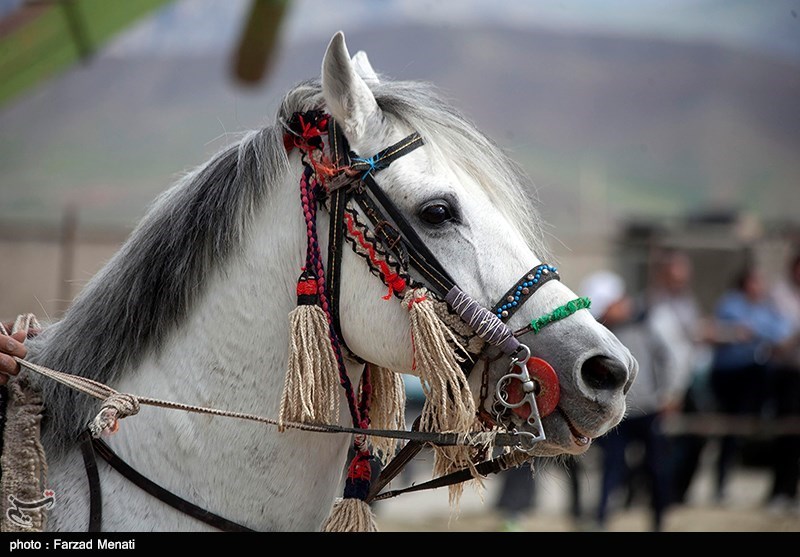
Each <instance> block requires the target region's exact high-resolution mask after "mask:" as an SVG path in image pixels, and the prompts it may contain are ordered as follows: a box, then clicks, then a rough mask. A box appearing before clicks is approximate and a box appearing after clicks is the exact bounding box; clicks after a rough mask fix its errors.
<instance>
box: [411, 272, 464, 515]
mask: <svg viewBox="0 0 800 557" xmlns="http://www.w3.org/2000/svg"><path fill="white" fill-rule="evenodd" d="M403 303H404V304H406V307H407V308H408V311H409V315H410V319H411V339H412V346H413V349H414V364H413V365H414V368H415V369H416V370H417V371H418V372H419V378H420V382H421V383H422V389H423V391H424V393H425V404H424V405H423V408H422V417H421V419H420V429H421V430H422V431H441V432H462V433H463V432H466V431H474V430H475V428H476V427H479V425H478V423H477V420H476V418H475V401H474V400H473V398H472V392H471V391H470V389H469V385H468V384H467V379H466V377H464V374H463V373H462V371H461V368H460V367H459V366H458V361H459V360H458V356H457V355H456V351H455V350H454V349H453V347H452V345H455V346H456V347H458V348H461V347H460V344H459V342H458V339H457V338H456V337H455V335H453V333H452V332H451V331H450V330H449V329H448V328H447V327H446V326H445V324H444V323H442V321H441V319H439V317H438V315H437V314H436V310H435V307H434V304H433V300H432V299H431V298H430V297H429V295H428V292H427V290H426V289H424V288H418V289H414V290H409V291H408V292H406V294H405V296H404V297H403ZM472 452H473V449H471V448H470V447H467V446H463V447H435V453H434V455H435V457H434V463H433V473H434V476H443V475H446V474H449V473H450V472H454V471H456V470H460V469H462V468H465V467H469V468H472V469H474V464H473V462H472ZM475 474H476V477H477V472H476V473H475ZM462 491H463V484H457V485H454V486H450V504H451V505H453V504H457V503H458V500H459V498H460V497H461V493H462Z"/></svg>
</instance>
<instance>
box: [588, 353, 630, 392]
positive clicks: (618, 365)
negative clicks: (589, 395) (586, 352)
mask: <svg viewBox="0 0 800 557" xmlns="http://www.w3.org/2000/svg"><path fill="white" fill-rule="evenodd" d="M581 377H583V381H584V382H585V383H586V385H587V386H588V387H590V388H592V389H595V390H601V391H610V390H614V389H619V388H620V387H622V386H623V385H624V384H625V382H626V381H627V380H628V370H627V368H626V367H625V366H624V365H623V364H622V362H620V361H619V360H615V359H614V358H609V357H607V356H592V357H591V358H589V359H588V360H586V361H585V362H583V365H582V366H581Z"/></svg>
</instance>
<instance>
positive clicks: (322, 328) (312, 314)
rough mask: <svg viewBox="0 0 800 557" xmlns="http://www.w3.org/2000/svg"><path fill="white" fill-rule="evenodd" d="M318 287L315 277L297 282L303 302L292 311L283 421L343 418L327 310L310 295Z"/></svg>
mask: <svg viewBox="0 0 800 557" xmlns="http://www.w3.org/2000/svg"><path fill="white" fill-rule="evenodd" d="M315 289H316V281H315V280H313V279H307V280H301V281H300V282H299V283H298V285H297V290H298V302H299V305H298V306H297V307H296V308H295V309H293V310H292V312H291V313H290V314H289V320H290V323H291V329H290V334H289V362H288V366H287V370H286V380H285V382H284V386H283V398H282V399H281V407H280V422H281V423H284V422H316V423H329V424H332V423H337V422H338V420H339V371H338V369H339V368H338V366H337V363H336V356H335V354H334V352H333V346H332V345H331V340H330V329H329V326H328V320H327V318H326V317H325V312H323V311H322V308H320V307H319V306H318V305H316V304H315V303H313V300H315V298H316V295H315V294H314V295H312V294H310V292H311V291H312V290H313V292H316V290H315ZM305 290H308V292H309V293H308V294H307V293H306V292H305ZM280 429H281V431H283V428H280Z"/></svg>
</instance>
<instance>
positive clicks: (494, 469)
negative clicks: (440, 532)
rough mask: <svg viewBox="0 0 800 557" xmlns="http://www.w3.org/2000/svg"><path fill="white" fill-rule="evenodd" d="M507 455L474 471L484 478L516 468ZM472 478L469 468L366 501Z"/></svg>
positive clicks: (458, 482) (435, 487) (380, 499)
mask: <svg viewBox="0 0 800 557" xmlns="http://www.w3.org/2000/svg"><path fill="white" fill-rule="evenodd" d="M508 454H509V453H507V454H504V455H501V456H498V457H497V458H493V459H491V460H485V461H483V462H481V463H480V464H476V465H475V471H476V472H477V473H478V474H479V475H481V476H484V477H486V476H490V475H492V474H499V473H500V472H504V471H506V470H508V469H509V468H514V467H516V466H518V465H509V464H508V461H507V456H508ZM474 478H475V475H473V472H472V470H471V469H470V468H462V469H461V470H457V471H456V472H452V473H450V474H446V475H444V476H439V477H438V478H434V479H432V480H430V481H427V482H423V483H421V484H414V485H412V486H410V487H406V488H404V489H395V490H392V491H386V492H384V493H381V494H380V495H375V496H374V497H371V498H370V499H368V500H367V502H371V501H383V500H384V499H392V498H393V497H397V496H399V495H403V494H404V493H413V492H415V491H426V490H429V489H437V488H440V487H446V486H450V485H456V484H460V483H464V482H468V481H470V480H472V479H474Z"/></svg>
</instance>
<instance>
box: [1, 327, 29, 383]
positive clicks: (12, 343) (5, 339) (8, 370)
mask: <svg viewBox="0 0 800 557" xmlns="http://www.w3.org/2000/svg"><path fill="white" fill-rule="evenodd" d="M24 341H25V331H18V332H16V333H15V334H13V335H3V334H0V385H5V384H6V383H8V378H9V377H10V376H11V375H16V374H18V373H19V364H18V363H17V362H16V360H14V358H13V357H12V356H17V357H18V358H24V357H25V356H26V355H27V354H28V349H27V348H25V345H24V344H22V343H23V342H24Z"/></svg>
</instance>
